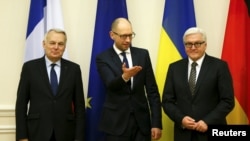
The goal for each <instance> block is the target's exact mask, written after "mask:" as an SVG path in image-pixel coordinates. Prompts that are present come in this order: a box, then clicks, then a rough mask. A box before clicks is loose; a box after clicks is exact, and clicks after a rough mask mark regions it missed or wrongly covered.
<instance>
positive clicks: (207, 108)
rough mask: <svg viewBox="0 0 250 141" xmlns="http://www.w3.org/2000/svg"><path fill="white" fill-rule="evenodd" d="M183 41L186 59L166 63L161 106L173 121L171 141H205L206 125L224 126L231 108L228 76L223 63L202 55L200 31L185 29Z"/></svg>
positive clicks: (203, 37)
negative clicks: (167, 64) (172, 139)
mask: <svg viewBox="0 0 250 141" xmlns="http://www.w3.org/2000/svg"><path fill="white" fill-rule="evenodd" d="M183 42H184V46H185V51H186V54H187V56H188V58H184V59H181V60H179V61H177V62H174V63H172V64H170V66H169V69H168V72H167V77H166V81H165V86H164V90H163V96H162V106H163V109H164V112H165V113H166V115H167V116H168V117H169V118H170V119H172V120H173V122H174V141H207V140H208V134H207V131H208V126H209V125H226V124H227V122H226V116H227V115H228V113H229V112H231V110H232V109H233V107H234V92H233V82H232V77H231V74H230V71H229V68H228V65H227V63H226V62H224V61H222V60H220V59H218V58H214V57H212V56H209V55H207V54H206V52H205V51H206V48H207V38H206V34H205V32H204V31H203V30H202V29H200V28H197V27H192V28H189V29H187V30H186V32H185V33H184V36H183Z"/></svg>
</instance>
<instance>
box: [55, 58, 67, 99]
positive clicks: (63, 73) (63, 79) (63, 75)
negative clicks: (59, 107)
mask: <svg viewBox="0 0 250 141" xmlns="http://www.w3.org/2000/svg"><path fill="white" fill-rule="evenodd" d="M67 73H68V65H67V63H66V62H65V60H64V59H61V75H60V77H59V78H60V79H59V86H58V91H57V95H56V96H58V95H60V91H61V90H62V88H63V85H64V83H65V82H66V75H67Z"/></svg>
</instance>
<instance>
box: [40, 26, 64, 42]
mask: <svg viewBox="0 0 250 141" xmlns="http://www.w3.org/2000/svg"><path fill="white" fill-rule="evenodd" d="M50 32H56V33H61V34H63V35H64V36H65V42H67V34H66V32H65V31H64V30H63V29H60V28H51V29H50V30H49V31H47V33H46V34H45V35H44V41H46V40H47V37H48V34H49V33H50Z"/></svg>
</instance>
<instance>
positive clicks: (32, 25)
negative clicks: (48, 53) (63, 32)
mask: <svg viewBox="0 0 250 141" xmlns="http://www.w3.org/2000/svg"><path fill="white" fill-rule="evenodd" d="M51 28H60V29H64V25H63V16H62V9H61V1H60V0H31V2H30V10H29V19H28V28H27V35H26V44H25V56H24V62H26V61H29V60H32V59H35V58H39V57H42V56H43V55H44V50H43V46H42V41H43V38H44V34H45V33H46V32H47V31H48V30H49V29H51ZM64 56H67V53H66V51H65V52H64Z"/></svg>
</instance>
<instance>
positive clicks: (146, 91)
mask: <svg viewBox="0 0 250 141" xmlns="http://www.w3.org/2000/svg"><path fill="white" fill-rule="evenodd" d="M130 50H131V56H132V61H133V65H140V66H142V70H141V71H140V72H139V73H138V74H137V75H136V76H135V77H134V81H133V82H134V83H133V89H132V90H131V88H130V86H129V85H127V83H126V82H125V81H124V80H123V79H122V77H121V76H122V69H121V68H122V62H121V60H120V58H119V56H118V55H117V54H116V52H115V51H114V49H113V47H111V48H109V49H108V50H106V51H104V52H103V53H101V54H99V55H98V56H97V58H96V64H97V68H98V72H99V74H100V76H101V78H102V80H103V81H104V83H105V85H106V88H107V91H106V99H105V102H104V105H103V111H102V115H101V121H100V129H101V130H102V131H104V132H106V133H109V134H114V135H120V134H122V133H123V131H124V130H125V128H126V126H127V124H128V120H129V116H130V112H131V111H133V112H134V115H135V117H136V120H137V122H138V124H139V127H140V130H141V131H142V132H143V133H144V134H150V131H151V128H152V127H158V128H162V124H161V103H160V96H159V92H158V87H157V84H156V81H155V77H154V73H153V69H152V65H151V60H150V57H149V53H148V51H147V50H145V49H140V48H135V47H130Z"/></svg>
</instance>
